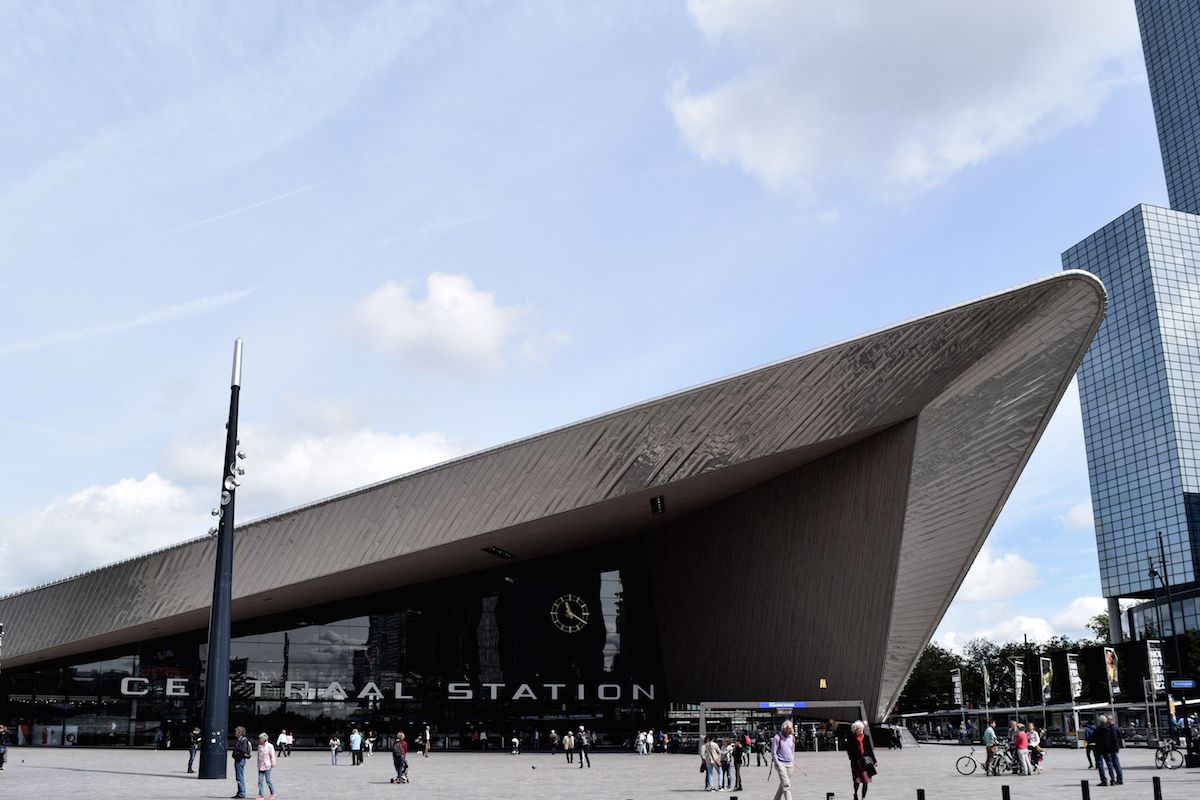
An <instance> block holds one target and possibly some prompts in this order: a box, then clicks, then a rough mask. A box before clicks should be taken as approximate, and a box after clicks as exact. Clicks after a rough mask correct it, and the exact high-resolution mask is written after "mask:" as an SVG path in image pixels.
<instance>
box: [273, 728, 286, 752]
mask: <svg viewBox="0 0 1200 800" xmlns="http://www.w3.org/2000/svg"><path fill="white" fill-rule="evenodd" d="M275 753H276V754H277V755H278V756H279V757H280V758H287V729H286V728H284V729H282V730H280V731H279V735H278V736H276V737H275Z"/></svg>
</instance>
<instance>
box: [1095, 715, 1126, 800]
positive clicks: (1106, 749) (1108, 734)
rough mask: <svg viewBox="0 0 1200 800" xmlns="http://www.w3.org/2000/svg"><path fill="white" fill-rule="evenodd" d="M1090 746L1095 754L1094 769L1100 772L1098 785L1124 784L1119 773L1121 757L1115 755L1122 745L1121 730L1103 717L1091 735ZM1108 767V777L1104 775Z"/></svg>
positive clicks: (1123, 778) (1110, 720)
mask: <svg viewBox="0 0 1200 800" xmlns="http://www.w3.org/2000/svg"><path fill="white" fill-rule="evenodd" d="M1092 744H1093V745H1094V746H1095V752H1096V769H1097V770H1099V772H1100V785H1101V786H1108V785H1109V784H1112V785H1113V786H1120V785H1121V784H1123V783H1124V782H1125V775H1124V773H1123V772H1122V771H1121V757H1120V756H1119V755H1118V754H1117V751H1119V750H1120V749H1121V747H1122V745H1123V744H1124V743H1123V742H1122V741H1121V729H1120V728H1118V727H1117V726H1116V725H1114V724H1113V718H1112V717H1104V718H1102V719H1101V721H1100V725H1099V726H1098V727H1097V728H1096V732H1095V733H1093V734H1092ZM1105 767H1108V775H1105Z"/></svg>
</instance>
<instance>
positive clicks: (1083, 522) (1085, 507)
mask: <svg viewBox="0 0 1200 800" xmlns="http://www.w3.org/2000/svg"><path fill="white" fill-rule="evenodd" d="M1062 521H1063V524H1064V525H1066V526H1067V527H1068V528H1070V529H1071V530H1074V531H1090V530H1094V529H1095V527H1096V518H1095V517H1094V516H1093V514H1092V504H1091V502H1090V501H1089V502H1086V503H1076V504H1075V505H1073V506H1071V508H1070V509H1069V510H1068V511H1067V513H1066V514H1065V515H1064V516H1063V517H1062Z"/></svg>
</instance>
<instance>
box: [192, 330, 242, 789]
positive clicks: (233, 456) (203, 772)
mask: <svg viewBox="0 0 1200 800" xmlns="http://www.w3.org/2000/svg"><path fill="white" fill-rule="evenodd" d="M241 387H242V340H241V339H237V340H236V341H235V342H234V344H233V377H232V379H231V381H230V387H229V421H228V422H227V423H226V424H225V461H224V464H223V465H222V468H221V503H220V505H218V506H217V507H216V508H214V509H213V516H215V517H216V518H217V524H216V527H215V528H214V529H213V530H212V531H210V533H214V532H215V533H216V535H217V563H216V568H215V571H214V574H213V597H212V612H211V615H210V616H209V620H208V674H207V679H206V681H205V683H204V723H203V726H202V727H201V731H202V732H203V738H202V741H201V743H200V773H199V775H198V777H199V778H200V779H201V780H204V779H222V780H223V779H224V778H225V775H226V773H225V770H226V765H227V764H228V763H229V758H228V757H227V756H226V748H227V747H228V745H229V650H230V646H229V640H230V636H231V628H232V625H233V617H232V605H233V501H234V495H235V494H236V493H237V487H238V484H239V483H240V481H239V480H238V476H239V475H241V474H243V473H244V470H243V469H242V468H241V467H239V466H238V460H239V459H242V458H245V457H246V456H245V454H244V453H241V452H240V451H239V450H238V438H237V435H238V434H237V423H238V395H239V393H240V392H241Z"/></svg>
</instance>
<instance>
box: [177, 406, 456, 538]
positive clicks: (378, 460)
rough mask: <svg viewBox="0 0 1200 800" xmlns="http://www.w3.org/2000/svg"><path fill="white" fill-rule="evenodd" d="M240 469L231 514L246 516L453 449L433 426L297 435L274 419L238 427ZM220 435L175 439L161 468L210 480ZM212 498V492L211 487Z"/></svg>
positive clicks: (183, 477) (190, 481) (430, 460)
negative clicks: (243, 471)
mask: <svg viewBox="0 0 1200 800" xmlns="http://www.w3.org/2000/svg"><path fill="white" fill-rule="evenodd" d="M238 436H239V438H240V440H241V442H242V449H243V450H245V451H247V455H248V458H247V460H246V462H244V466H245V468H246V475H245V477H244V478H243V483H242V488H241V489H240V490H239V491H238V508H239V518H240V519H249V518H250V517H251V516H261V515H263V514H267V513H273V512H276V511H280V510H283V509H285V508H291V507H293V506H297V505H302V504H304V503H310V502H313V501H315V500H320V499H322V498H324V497H328V496H330V495H334V494H338V493H340V492H345V491H349V490H351V489H357V488H359V487H361V486H365V485H367V484H370V483H375V482H377V481H381V480H386V479H388V478H394V477H396V476H398V475H402V474H404V473H406V472H411V471H413V470H415V469H420V468H421V467H427V466H430V465H432V464H437V463H440V462H442V461H445V460H447V459H449V458H453V457H454V456H456V455H459V454H460V453H461V446H460V445H458V444H456V443H454V442H452V441H450V440H449V439H448V438H447V437H445V436H444V435H442V434H441V433H438V432H436V431H426V432H423V433H417V434H407V433H397V434H393V433H386V432H382V431H376V430H371V429H369V428H357V429H352V430H339V431H334V432H326V433H318V434H301V433H297V432H296V431H295V430H291V429H288V428H285V427H281V426H278V425H274V424H270V423H267V424H259V425H255V424H246V425H242V426H241V427H240V428H239V431H238ZM223 446H224V440H223V439H222V438H221V435H220V432H219V431H214V432H213V434H212V435H210V436H205V437H200V436H187V437H180V438H179V439H177V440H176V441H175V442H174V443H172V445H171V447H170V449H169V451H168V453H167V457H166V463H167V470H166V471H167V472H168V473H169V474H171V475H174V476H177V477H178V479H179V480H180V481H181V482H183V483H186V484H187V485H200V486H203V485H206V484H209V483H213V484H215V482H216V480H217V477H219V474H220V469H221V458H222V456H223ZM213 492H214V497H213V500H214V501H215V500H216V497H215V492H216V489H215V488H214V489H213Z"/></svg>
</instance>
